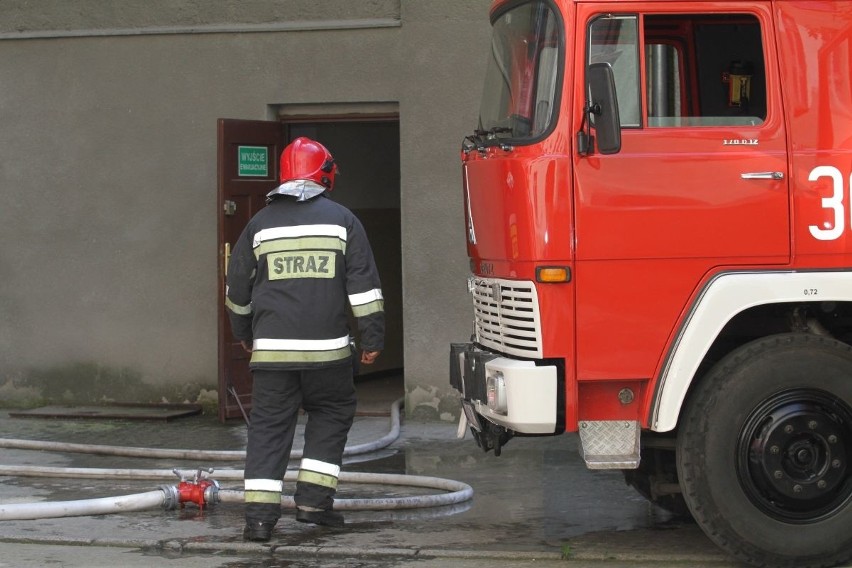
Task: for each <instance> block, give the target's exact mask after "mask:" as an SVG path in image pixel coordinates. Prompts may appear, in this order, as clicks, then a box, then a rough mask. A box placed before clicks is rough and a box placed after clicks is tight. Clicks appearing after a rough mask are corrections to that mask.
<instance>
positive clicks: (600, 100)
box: [589, 63, 621, 154]
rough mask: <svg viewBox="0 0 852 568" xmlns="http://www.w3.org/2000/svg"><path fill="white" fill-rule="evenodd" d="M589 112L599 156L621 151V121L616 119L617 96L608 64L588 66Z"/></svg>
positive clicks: (610, 67)
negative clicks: (593, 125) (593, 118)
mask: <svg viewBox="0 0 852 568" xmlns="http://www.w3.org/2000/svg"><path fill="white" fill-rule="evenodd" d="M589 97H590V100H591V104H590V105H589V107H590V109H592V110H591V111H590V112H593V113H594V115H595V140H596V141H597V145H598V151H599V152H600V153H601V154H617V153H618V152H619V151H620V150H621V121H620V120H619V118H618V95H617V94H616V91H615V79H614V78H613V73H612V66H611V65H610V64H609V63H592V64H591V65H589Z"/></svg>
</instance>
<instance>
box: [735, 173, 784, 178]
mask: <svg viewBox="0 0 852 568" xmlns="http://www.w3.org/2000/svg"><path fill="white" fill-rule="evenodd" d="M740 177H741V178H743V179H784V172H748V173H744V174H740Z"/></svg>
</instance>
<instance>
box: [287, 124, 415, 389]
mask: <svg viewBox="0 0 852 568" xmlns="http://www.w3.org/2000/svg"><path fill="white" fill-rule="evenodd" d="M285 126H286V128H287V138H288V139H289V140H293V139H295V138H297V137H299V136H307V137H309V138H313V139H314V140H318V141H319V142H321V143H322V144H323V145H324V146H325V147H327V148H328V149H329V150H330V151H331V153H332V155H333V156H334V159H335V161H336V162H337V164H338V167H339V168H340V174H339V176H338V177H337V179H336V180H335V182H334V190H333V191H332V192H331V194H330V197H331V198H332V199H334V200H335V201H337V202H338V203H340V204H342V205H345V206H346V207H347V208H349V209H350V210H351V211H352V212H353V213H355V215H356V216H357V217H358V219H360V220H361V223H362V224H363V225H364V229H365V230H366V231H367V237H368V238H369V239H370V245H371V246H372V247H373V254H374V255H375V257H376V265H377V266H378V268H379V273H380V275H381V279H382V292H383V294H384V297H385V325H386V334H385V350H384V352H382V355H381V357H379V359H378V361H376V363H375V364H373V365H372V366H370V367H363V368H362V369H361V372H360V375H359V376H361V377H365V376H370V375H376V374H379V373H381V374H384V375H387V374H397V373H398V374H400V375H401V374H402V369H403V367H404V362H403V348H402V241H401V236H400V195H399V194H400V187H399V178H400V171H399V121H398V120H396V119H393V120H381V121H356V120H351V121H341V122H288V123H285ZM352 328H353V330H355V329H356V328H357V326H355V323H354V322H352Z"/></svg>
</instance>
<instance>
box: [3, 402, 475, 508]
mask: <svg viewBox="0 0 852 568" xmlns="http://www.w3.org/2000/svg"><path fill="white" fill-rule="evenodd" d="M401 402H402V399H400V400H397V401H396V402H394V404H393V406H392V407H391V422H392V427H391V431H390V432H389V433H388V434H386V435H385V436H383V437H382V438H380V439H379V440H376V441H375V442H371V443H368V444H360V445H358V446H353V447H351V448H348V447H347V450H345V451H344V455H352V454H355V453H367V452H370V451H374V450H376V449H380V448H383V447H386V446H388V445H390V444H391V443H392V442H393V441H394V440H395V439H396V438H398V437H399V406H400V404H401ZM31 442H32V441H28V440H10V439H0V446H2V447H14V448H19V449H21V448H24V447H25V446H27V447H26V448H25V449H46V448H45V447H43V446H44V444H47V446H48V447H49V448H48V449H52V450H60V451H82V452H84V453H85V452H89V453H99V454H104V453H108V450H107V449H108V448H110V449H112V448H115V449H116V450H117V451H119V452H123V450H127V449H130V450H132V453H133V455H138V456H140V457H163V456H162V454H158V450H156V449H153V448H152V449H148V448H122V447H116V446H95V447H94V448H93V447H91V446H87V445H83V444H54V443H51V442H39V443H36V446H38V447H29V443H31ZM69 447H70V449H69ZM159 451H160V452H166V453H173V452H174V453H177V454H179V455H180V456H182V457H184V458H186V457H187V456H188V455H189V454H192V455H191V457H192V458H197V457H198V456H199V455H203V457H211V455H214V456H216V458H215V459H225V458H223V457H221V456H222V455H223V454H224V455H230V456H233V459H237V458H236V456H235V454H242V456H243V457H244V456H245V452H219V451H212V452H209V451H200V450H159ZM347 451H348V453H347ZM136 452H144V453H140V454H137V453H136ZM155 454H157V455H155ZM110 455H125V456H126V455H130V454H127V453H116V454H110ZM296 455H298V457H301V452H293V453H292V454H291V458H294V457H295V456H296ZM167 457H175V456H174V455H169V456H167ZM204 473H207V474H210V473H213V470H212V469H208V470H206V472H204V471H203V470H202V469H198V470H196V473H195V475H194V477H193V478H189V477H187V476H186V475H184V474H181V472H180V471H179V470H177V469H172V470H156V469H104V468H61V467H39V466H0V476H3V475H9V476H11V475H14V476H31V477H62V478H103V477H112V478H121V479H163V478H167V477H171V476H174V475H177V476H178V477H179V478H180V479H181V481H180V483H179V484H178V485H176V486H168V485H163V486H161V487H160V488H159V489H157V490H154V491H147V492H144V493H136V494H131V495H123V496H116V497H104V498H97V499H83V500H75V501H56V502H35V503H14V504H0V521H2V520H30V519H44V518H57V517H73V516H88V515H102V514H109V513H125V512H131V511H142V510H146V509H151V508H156V507H162V508H164V509H166V510H170V509H175V508H177V507H179V506H180V507H183V506H184V505H185V504H186V503H195V504H196V505H197V506H198V507H199V508H200V509H203V508H204V507H205V506H208V505H214V504H216V503H242V502H243V491H237V490H227V489H221V488H220V486H219V482H218V480H214V479H210V478H209V477H207V476H205V475H204ZM296 475H297V472H295V471H288V472H287V473H286V475H285V476H284V481H295V479H296ZM217 477H219V479H230V480H241V479H243V471H242V470H236V469H234V470H219V471H218V472H217ZM339 480H340V482H341V483H365V484H374V485H397V486H406V487H419V488H427V489H437V490H441V491H447V492H448V493H439V494H432V495H419V496H413V497H385V498H373V499H335V500H334V508H335V509H337V510H388V509H412V508H421V507H440V506H444V505H453V504H457V503H462V502H464V501H467V500H470V499H471V498H472V497H473V489H472V488H471V487H470V486H469V485H467V484H465V483H462V482H459V481H454V480H449V479H442V478H437V477H428V476H414V475H402V474H387V473H350V472H341V473H340V477H339ZM281 505H282V507H284V508H291V509H292V508H295V503H294V501H293V498H292V497H290V496H285V495H282V498H281Z"/></svg>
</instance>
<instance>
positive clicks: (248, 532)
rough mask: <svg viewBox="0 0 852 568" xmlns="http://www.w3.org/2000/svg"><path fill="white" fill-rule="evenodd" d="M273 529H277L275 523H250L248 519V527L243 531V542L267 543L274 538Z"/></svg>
mask: <svg viewBox="0 0 852 568" xmlns="http://www.w3.org/2000/svg"><path fill="white" fill-rule="evenodd" d="M273 527H275V523H273V522H270V521H250V520H248V519H246V527H245V528H244V529H243V540H253V541H256V542H267V541H268V540H269V539H271V538H272V529H273Z"/></svg>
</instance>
